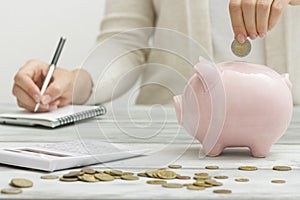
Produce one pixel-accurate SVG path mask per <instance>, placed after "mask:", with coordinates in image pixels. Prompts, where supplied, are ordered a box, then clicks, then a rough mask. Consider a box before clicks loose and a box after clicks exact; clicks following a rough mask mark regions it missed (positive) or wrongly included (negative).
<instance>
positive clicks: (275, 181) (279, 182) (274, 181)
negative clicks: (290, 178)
mask: <svg viewBox="0 0 300 200" xmlns="http://www.w3.org/2000/svg"><path fill="white" fill-rule="evenodd" d="M271 182H272V183H278V184H283V183H285V180H272V181H271Z"/></svg>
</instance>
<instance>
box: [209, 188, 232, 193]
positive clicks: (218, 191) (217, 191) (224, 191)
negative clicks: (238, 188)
mask: <svg viewBox="0 0 300 200" xmlns="http://www.w3.org/2000/svg"><path fill="white" fill-rule="evenodd" d="M213 192H214V193H216V194H230V193H232V191H231V190H226V189H220V190H214V191H213Z"/></svg>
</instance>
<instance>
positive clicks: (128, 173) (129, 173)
mask: <svg viewBox="0 0 300 200" xmlns="http://www.w3.org/2000/svg"><path fill="white" fill-rule="evenodd" d="M122 175H134V173H132V172H122Z"/></svg>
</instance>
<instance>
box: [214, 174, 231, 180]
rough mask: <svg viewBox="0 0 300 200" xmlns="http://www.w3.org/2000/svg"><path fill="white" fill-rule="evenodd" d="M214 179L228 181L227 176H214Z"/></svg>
mask: <svg viewBox="0 0 300 200" xmlns="http://www.w3.org/2000/svg"><path fill="white" fill-rule="evenodd" d="M214 178H215V179H228V176H223V175H219V176H214Z"/></svg>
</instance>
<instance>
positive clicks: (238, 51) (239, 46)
mask: <svg viewBox="0 0 300 200" xmlns="http://www.w3.org/2000/svg"><path fill="white" fill-rule="evenodd" d="M231 51H232V53H233V54H234V55H236V56H238V57H245V56H247V55H248V54H249V53H250V51H251V43H250V41H249V40H248V39H247V40H246V41H245V42H244V43H240V42H239V41H237V40H233V42H232V44H231Z"/></svg>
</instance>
